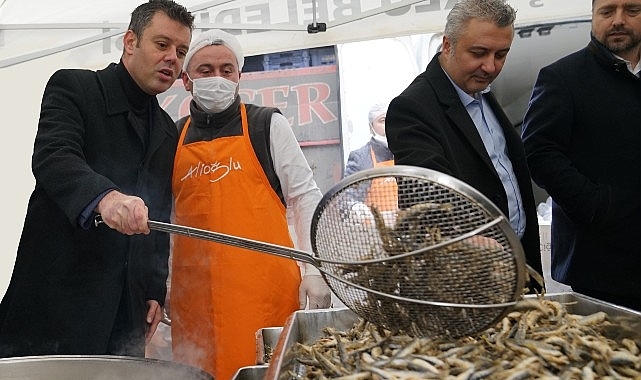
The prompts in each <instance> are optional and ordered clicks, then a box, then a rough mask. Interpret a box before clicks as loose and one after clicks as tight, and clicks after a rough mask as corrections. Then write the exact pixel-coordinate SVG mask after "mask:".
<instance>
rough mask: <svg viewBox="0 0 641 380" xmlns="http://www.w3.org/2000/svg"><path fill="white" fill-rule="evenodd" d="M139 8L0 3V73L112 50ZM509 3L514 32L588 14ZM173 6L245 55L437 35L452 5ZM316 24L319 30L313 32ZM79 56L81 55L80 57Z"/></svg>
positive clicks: (295, 2)
mask: <svg viewBox="0 0 641 380" xmlns="http://www.w3.org/2000/svg"><path fill="white" fill-rule="evenodd" d="M0 1H2V0H0ZM140 2H141V1H140V0H138V1H132V0H112V1H109V2H104V1H95V0H84V1H80V0H56V1H47V0H4V1H3V2H2V5H0V49H1V50H0V52H1V55H0V68H1V67H7V66H11V65H15V64H19V63H22V62H25V61H28V60H31V59H36V58H39V57H44V56H47V55H50V54H52V53H58V52H61V51H67V50H70V49H74V48H76V47H79V46H85V45H92V46H93V48H94V49H93V50H95V54H100V53H101V52H102V54H106V55H110V54H111V53H113V52H114V51H116V52H119V51H120V48H119V47H120V45H119V43H120V40H119V38H115V37H119V35H121V34H122V33H123V32H124V31H125V30H126V28H127V24H128V22H129V16H130V13H131V11H132V10H133V9H134V8H135V7H136V6H137V5H138V4H139V3H140ZM509 2H510V3H511V4H512V5H513V6H514V7H515V9H517V14H518V17H517V26H527V25H533V24H545V23H550V22H558V21H564V20H572V19H576V18H581V17H585V16H586V15H589V12H590V5H589V1H588V0H511V1H509ZM180 3H181V4H184V5H185V6H186V7H187V8H188V9H189V10H190V11H191V12H192V13H194V15H195V16H196V26H197V28H198V29H200V30H202V29H210V28H221V29H226V30H228V31H231V32H233V33H235V34H237V35H238V37H239V39H240V42H241V44H242V46H243V48H244V50H245V53H246V55H248V56H249V55H256V54H263V53H271V52H278V51H288V50H295V49H302V48H310V47H318V46H328V45H335V44H338V43H344V42H353V41H360V40H371V39H377V38H383V37H395V36H402V35H411V34H422V33H435V32H440V31H442V29H443V25H444V21H445V17H446V14H447V12H448V11H449V9H451V7H452V5H453V4H454V3H455V0H449V1H446V0H441V1H439V0H431V1H416V0H396V1H393V0H360V1H350V0H214V1H207V2H203V1H198V0H182V1H180ZM323 26H324V27H325V28H326V31H318V32H314V31H316V30H322V29H323ZM308 29H311V31H312V32H311V33H310V32H309V31H308ZM198 32H199V30H197V31H196V33H198ZM82 56H83V57H85V58H87V57H88V56H87V54H85V53H83V54H82ZM90 56H91V54H90ZM96 58H97V57H96Z"/></svg>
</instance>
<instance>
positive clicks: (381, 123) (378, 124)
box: [372, 113, 387, 136]
mask: <svg viewBox="0 0 641 380" xmlns="http://www.w3.org/2000/svg"><path fill="white" fill-rule="evenodd" d="M386 116H387V113H384V114H382V115H378V116H377V117H376V118H375V119H374V120H372V130H373V131H374V133H376V134H377V135H379V136H385V117H386Z"/></svg>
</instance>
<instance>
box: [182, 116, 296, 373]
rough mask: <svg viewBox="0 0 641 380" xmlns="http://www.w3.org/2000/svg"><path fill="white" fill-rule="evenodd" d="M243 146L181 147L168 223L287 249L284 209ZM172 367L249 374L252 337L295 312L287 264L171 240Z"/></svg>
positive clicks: (240, 140) (291, 267) (235, 140)
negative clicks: (242, 370)
mask: <svg viewBox="0 0 641 380" xmlns="http://www.w3.org/2000/svg"><path fill="white" fill-rule="evenodd" d="M240 111H241V120H242V129H243V134H242V136H231V137H223V138H218V139H214V140H211V141H199V142H194V143H190V144H187V145H183V141H184V139H185V134H186V131H187V129H188V127H189V124H190V121H191V119H189V120H188V121H187V123H186V124H185V126H184V128H183V130H182V133H181V135H180V139H179V142H178V149H177V152H176V159H175V163H174V175H173V193H174V198H175V219H176V223H178V224H182V225H187V226H192V227H195V228H200V229H206V230H210V231H216V232H221V233H225V234H228V235H233V236H241V237H245V238H249V239H252V240H259V241H264V242H269V243H272V244H277V245H282V246H288V247H293V243H292V240H291V237H290V236H289V230H288V227H287V219H286V213H285V207H284V206H283V204H282V202H281V201H280V200H279V198H278V195H277V194H276V193H275V192H274V190H273V189H272V187H271V186H270V184H269V181H268V180H267V177H266V176H265V173H264V172H263V170H262V167H261V165H260V163H259V161H258V158H257V157H256V154H255V153H254V150H253V148H252V146H251V142H250V140H249V133H248V126H247V113H246V111H245V105H244V104H241V105H240ZM171 276H172V277H171V293H170V301H171V304H170V306H171V309H170V313H171V320H172V326H171V328H172V348H173V357H174V360H176V361H178V362H181V363H185V364H188V365H191V366H195V367H198V368H202V369H203V370H205V371H207V372H209V373H210V374H212V375H213V376H214V377H215V378H216V379H217V380H227V379H231V378H232V377H233V375H234V373H235V372H236V371H237V370H238V368H240V367H242V366H247V365H254V364H256V335H255V334H256V331H257V330H259V329H261V328H263V327H274V326H283V325H284V323H285V320H286V319H287V317H288V316H289V315H291V313H293V312H294V311H296V310H298V307H299V305H298V287H299V285H300V281H301V275H300V269H299V268H298V265H297V264H296V262H295V261H293V260H290V259H285V258H280V257H275V256H272V255H269V254H267V253H260V252H256V251H252V250H246V249H241V248H236V247H232V246H230V245H225V244H219V243H214V242H210V241H205V240H202V239H196V238H190V237H185V236H174V240H173V253H172V274H171Z"/></svg>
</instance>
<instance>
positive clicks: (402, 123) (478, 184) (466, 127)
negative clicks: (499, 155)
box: [385, 53, 542, 273]
mask: <svg viewBox="0 0 641 380" xmlns="http://www.w3.org/2000/svg"><path fill="white" fill-rule="evenodd" d="M439 55H440V53H439V54H437V55H436V56H434V58H433V59H432V61H431V62H430V63H429V65H428V66H427V69H426V70H425V72H423V73H422V74H420V75H419V76H418V77H416V78H415V79H414V81H413V82H412V83H411V84H410V85H409V86H408V87H407V88H406V89H405V90H404V91H403V92H402V93H401V94H400V95H399V96H397V97H396V98H394V99H393V100H392V102H391V103H390V105H389V108H388V111H387V117H386V120H385V129H386V133H387V141H388V143H389V147H390V149H391V151H392V153H393V154H394V160H395V162H396V164H397V165H413V166H420V167H424V168H428V169H432V170H437V171H439V172H442V173H445V174H448V175H451V176H453V177H456V178H458V179H460V180H462V181H463V182H466V183H467V184H469V185H470V186H472V187H474V188H475V189H477V190H478V191H480V192H481V193H482V194H484V195H485V196H486V197H487V198H488V199H489V200H490V201H492V202H493V203H494V204H495V205H496V206H497V207H498V208H499V209H500V210H501V211H502V212H503V213H504V214H505V215H509V211H508V203H507V195H506V193H505V190H504V188H503V185H502V183H501V180H500V179H499V176H498V174H497V172H496V170H495V169H494V166H493V165H492V161H491V160H490V157H489V155H488V153H487V151H486V150H485V146H484V145H483V141H482V140H481V136H480V135H479V133H478V131H477V129H476V127H475V126H474V122H473V121H472V119H471V118H470V116H469V114H468V113H467V110H466V109H465V107H464V106H463V104H462V102H461V100H460V98H459V96H458V94H457V92H456V90H455V88H454V86H453V85H452V82H451V81H450V80H449V78H448V77H447V75H446V74H445V72H444V71H443V69H442V68H441V65H440V63H439V61H438V56H439ZM483 96H485V97H486V99H487V100H488V102H489V103H490V105H491V107H492V111H493V112H494V114H495V115H496V117H497V118H498V120H499V122H500V124H501V127H502V129H503V134H504V135H505V142H506V146H507V150H508V156H509V158H510V161H511V162H512V166H513V169H514V174H515V175H516V178H517V181H518V184H519V189H520V191H521V198H522V200H523V204H524V207H525V216H526V229H525V233H524V235H523V237H522V238H521V243H522V245H523V249H524V251H525V256H526V261H527V263H528V264H529V265H530V266H531V267H532V268H534V269H536V270H537V271H538V272H539V273H542V268H541V253H540V243H539V229H538V220H537V215H536V205H535V202H534V195H533V191H532V183H531V181H530V174H529V171H528V168H527V163H526V159H525V153H524V150H523V145H522V143H521V139H520V137H519V134H518V133H517V131H516V130H515V129H514V127H513V125H512V123H511V122H510V121H509V119H508V117H507V115H505V112H503V110H502V109H501V106H500V105H499V104H498V102H497V101H496V98H495V97H494V96H493V95H492V93H491V92H488V93H486V94H484V95H483Z"/></svg>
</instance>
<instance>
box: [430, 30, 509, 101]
mask: <svg viewBox="0 0 641 380" xmlns="http://www.w3.org/2000/svg"><path fill="white" fill-rule="evenodd" d="M466 25H467V27H466V28H465V30H464V31H463V33H461V35H460V37H459V39H458V42H457V43H456V46H452V43H451V41H450V39H449V38H448V37H447V36H445V37H443V53H442V54H441V56H440V62H441V66H442V67H443V69H444V70H445V72H447V74H448V75H449V76H450V78H452V80H453V81H454V83H456V84H457V85H458V86H459V87H460V88H461V89H462V90H463V91H465V92H466V93H468V94H470V95H472V94H474V93H476V92H479V91H482V90H484V89H485V88H486V87H487V86H489V85H490V83H492V81H493V80H494V79H495V78H496V77H497V76H498V75H499V73H500V72H501V69H503V64H504V63H505V59H506V58H507V53H508V51H509V50H510V46H511V45H512V39H513V37H514V28H513V27H512V26H507V27H502V28H501V27H498V26H496V25H495V24H494V23H492V22H487V21H480V20H478V19H471V20H469V21H468V22H467V24H466Z"/></svg>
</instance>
